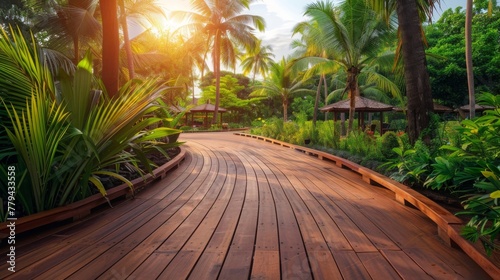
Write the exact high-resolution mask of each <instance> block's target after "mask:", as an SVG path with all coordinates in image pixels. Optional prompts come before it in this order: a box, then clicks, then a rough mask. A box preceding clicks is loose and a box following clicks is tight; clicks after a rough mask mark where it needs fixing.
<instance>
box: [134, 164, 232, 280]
mask: <svg viewBox="0 0 500 280" xmlns="http://www.w3.org/2000/svg"><path fill="white" fill-rule="evenodd" d="M214 158H217V163H216V162H213V163H212V164H211V167H212V168H211V169H210V171H211V173H212V171H213V170H214V169H215V170H217V174H215V175H216V176H215V178H214V179H213V180H210V181H208V182H205V183H204V184H203V185H209V186H210V189H209V190H208V192H207V193H206V194H203V195H201V194H195V195H194V197H193V198H192V199H195V200H198V199H199V200H201V202H200V204H199V205H198V206H197V207H196V208H195V209H194V210H193V212H191V213H190V215H189V216H188V217H187V218H186V219H185V220H184V221H183V222H182V224H181V225H180V226H179V227H178V228H177V229H176V230H175V231H174V232H173V233H172V234H171V235H170V236H169V238H168V239H167V240H166V241H165V242H164V243H163V244H162V245H161V246H160V247H159V248H158V249H157V250H156V252H157V253H158V254H153V255H150V256H149V257H148V258H147V259H145V260H144V262H143V263H142V264H140V265H139V266H138V267H137V269H136V270H135V271H134V272H133V273H132V274H131V277H140V278H149V279H151V278H156V277H158V276H159V275H160V274H161V273H162V271H163V270H164V269H165V268H166V267H167V266H168V265H169V263H170V262H171V261H172V259H174V258H175V256H176V255H177V253H178V252H179V251H181V249H182V248H183V246H184V245H185V244H186V242H188V240H189V238H190V237H191V235H192V234H193V233H194V232H195V231H196V229H197V228H198V226H199V225H200V224H201V223H202V221H203V219H204V218H205V216H206V215H207V213H208V212H209V210H210V208H212V206H213V205H214V203H215V201H216V199H217V197H218V196H219V194H220V191H221V190H222V186H223V185H224V181H225V177H226V175H227V167H226V164H225V162H223V160H222V159H220V158H218V157H217V156H214ZM210 226H213V225H210ZM209 235H210V234H209ZM196 245H197V244H192V245H191V248H190V249H189V250H193V246H196ZM183 256H184V255H183Z"/></svg>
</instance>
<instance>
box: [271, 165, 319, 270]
mask: <svg viewBox="0 0 500 280" xmlns="http://www.w3.org/2000/svg"><path fill="white" fill-rule="evenodd" d="M261 160H262V162H263V163H264V165H261V167H262V169H263V171H264V173H265V174H266V178H267V180H268V182H269V187H270V189H271V193H272V195H273V198H274V203H275V205H276V216H277V220H278V235H279V242H280V261H281V273H282V277H283V278H285V279H289V278H290V277H298V278H299V279H310V278H312V274H311V270H310V267H309V265H308V263H307V253H306V251H305V247H304V243H303V240H302V237H301V233H300V229H299V226H298V224H297V220H296V217H295V215H294V212H293V210H292V207H291V205H290V202H289V201H288V198H287V197H286V195H285V193H284V191H283V189H282V186H281V184H280V182H279V180H278V178H277V177H276V174H275V173H274V172H273V171H272V170H271V169H269V167H268V166H267V165H266V163H267V164H269V165H270V163H269V162H268V161H267V159H265V158H261Z"/></svg>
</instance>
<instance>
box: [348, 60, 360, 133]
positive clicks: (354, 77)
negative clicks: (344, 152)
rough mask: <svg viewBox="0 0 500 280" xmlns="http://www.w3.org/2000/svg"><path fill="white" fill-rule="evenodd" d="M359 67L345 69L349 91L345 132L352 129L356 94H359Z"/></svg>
mask: <svg viewBox="0 0 500 280" xmlns="http://www.w3.org/2000/svg"><path fill="white" fill-rule="evenodd" d="M360 72H361V70H360V69H358V68H355V67H351V68H350V69H348V70H347V90H348V91H349V98H350V102H349V123H348V126H347V134H349V133H350V132H351V131H352V126H353V122H354V114H355V113H356V96H359V87H358V75H359V73H360Z"/></svg>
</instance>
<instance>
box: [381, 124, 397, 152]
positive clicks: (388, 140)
mask: <svg viewBox="0 0 500 280" xmlns="http://www.w3.org/2000/svg"><path fill="white" fill-rule="evenodd" d="M380 144H381V145H380V152H381V153H382V155H383V156H384V157H385V158H386V159H389V158H393V157H395V156H397V154H396V152H394V151H393V149H394V148H397V147H399V146H400V144H399V140H398V136H397V135H396V133H395V132H393V131H387V132H386V133H384V134H383V135H382V140H381V143H380Z"/></svg>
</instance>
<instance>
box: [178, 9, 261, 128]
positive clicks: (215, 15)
mask: <svg viewBox="0 0 500 280" xmlns="http://www.w3.org/2000/svg"><path fill="white" fill-rule="evenodd" d="M251 2H252V0H239V1H235V0H220V1H216V0H192V1H191V4H192V6H193V10H194V12H186V11H176V12H175V13H176V14H177V15H181V16H183V17H185V18H188V19H191V23H189V24H187V25H186V27H187V28H190V29H191V30H194V31H195V32H196V31H197V32H199V33H198V34H205V35H206V36H208V41H207V43H208V44H207V45H208V46H210V47H211V49H212V60H213V63H214V66H213V67H214V69H213V72H214V75H215V88H216V95H215V110H214V116H213V121H212V122H213V123H215V122H216V121H217V115H218V111H219V103H220V71H221V62H222V63H224V65H226V66H227V65H231V62H232V61H234V59H235V47H236V46H235V43H236V44H239V45H241V46H250V47H253V46H254V45H255V43H256V41H257V38H256V37H255V36H254V34H253V31H254V28H253V27H251V26H250V24H252V25H254V26H255V27H257V29H258V30H259V31H264V26H265V23H264V19H263V18H262V17H259V16H255V15H248V14H241V12H242V11H243V10H245V9H248V8H249V5H250V3H251ZM195 36H196V35H195Z"/></svg>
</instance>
